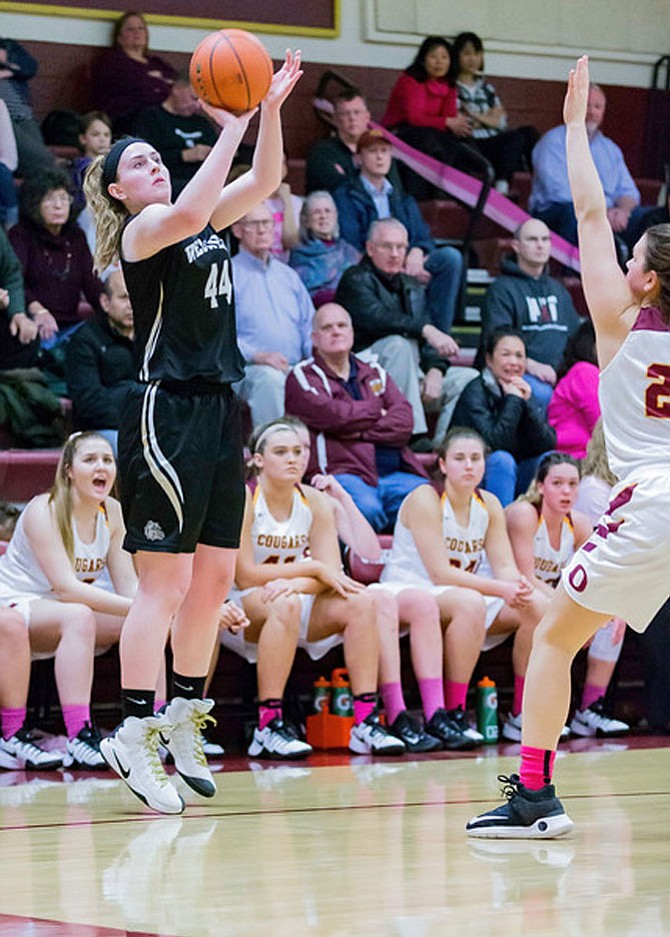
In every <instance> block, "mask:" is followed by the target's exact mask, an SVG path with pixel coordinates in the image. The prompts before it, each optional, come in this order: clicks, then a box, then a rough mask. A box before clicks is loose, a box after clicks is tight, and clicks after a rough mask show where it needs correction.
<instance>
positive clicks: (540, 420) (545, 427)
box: [452, 328, 556, 507]
mask: <svg viewBox="0 0 670 937" xmlns="http://www.w3.org/2000/svg"><path fill="white" fill-rule="evenodd" d="M485 350H486V366H485V368H484V370H483V371H482V373H481V374H480V375H478V377H477V378H476V379H475V380H474V381H472V382H471V383H470V384H468V386H467V387H466V388H465V390H464V391H463V393H462V394H461V396H460V397H459V399H458V402H457V404H456V408H455V409H454V413H453V417H452V425H453V426H465V427H470V428H472V429H474V430H476V431H477V432H478V433H479V434H480V436H482V438H483V439H484V440H485V441H486V445H487V446H488V447H489V449H490V450H491V451H490V453H489V455H488V457H487V460H486V475H485V478H484V486H485V487H486V488H487V489H488V490H489V491H491V492H493V494H495V495H496V497H497V498H498V500H499V501H500V503H501V504H502V505H503V507H505V506H506V505H508V504H509V503H510V501H513V500H514V498H515V497H516V495H518V494H521V492H523V491H526V489H527V488H528V485H529V484H530V482H531V480H532V478H533V476H534V474H535V470H536V468H537V464H538V461H539V459H540V457H541V456H542V455H543V454H544V453H545V452H547V451H549V450H551V449H554V448H555V447H556V433H555V431H554V430H553V428H552V427H551V426H550V425H549V423H548V422H547V417H546V414H545V413H544V410H543V409H542V407H541V406H540V404H539V403H538V402H537V400H536V399H535V398H534V396H533V393H532V390H531V387H530V385H529V384H528V382H527V381H526V380H525V378H524V374H525V371H526V348H525V345H524V340H523V337H522V335H521V333H520V332H519V331H517V330H516V329H511V328H501V329H497V330H496V331H493V332H489V333H488V336H487V339H486V347H485Z"/></svg>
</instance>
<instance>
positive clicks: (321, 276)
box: [288, 189, 361, 309]
mask: <svg viewBox="0 0 670 937" xmlns="http://www.w3.org/2000/svg"><path fill="white" fill-rule="evenodd" d="M360 258H361V254H360V251H357V250H356V248H355V247H352V245H351V244H349V242H348V241H345V240H344V238H343V237H341V236H340V226H339V223H338V217H337V206H336V205H335V201H334V199H333V196H332V195H331V194H330V192H327V191H326V190H325V189H324V190H322V191H319V190H318V189H317V190H316V191H315V192H310V194H309V195H308V196H307V198H306V199H305V201H304V203H303V206H302V209H301V211H300V241H299V243H298V244H297V245H296V246H295V247H294V248H293V250H292V251H291V253H290V256H289V261H288V262H289V264H290V266H291V267H293V269H294V270H295V271H296V272H297V274H298V276H299V277H300V279H301V280H302V282H303V283H304V284H305V286H306V287H307V291H308V292H309V295H310V296H311V297H312V302H313V303H314V305H315V306H316V307H317V309H318V307H319V306H321V305H322V304H323V303H329V302H331V301H332V300H333V298H334V297H335V290H336V289H337V284H338V283H339V282H340V278H341V276H342V274H343V273H344V271H345V270H346V269H347V268H348V267H351V266H352V264H355V263H358V261H359V260H360Z"/></svg>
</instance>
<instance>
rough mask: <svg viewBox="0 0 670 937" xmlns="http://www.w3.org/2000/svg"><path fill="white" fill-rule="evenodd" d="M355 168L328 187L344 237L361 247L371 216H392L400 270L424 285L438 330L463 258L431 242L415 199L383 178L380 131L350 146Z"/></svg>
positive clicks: (447, 319) (385, 162)
mask: <svg viewBox="0 0 670 937" xmlns="http://www.w3.org/2000/svg"><path fill="white" fill-rule="evenodd" d="M356 151H357V153H358V158H359V160H360V166H361V168H360V172H359V173H357V174H356V175H355V176H352V177H351V178H350V179H348V180H347V181H346V182H345V183H343V184H342V185H341V186H339V187H338V188H337V189H336V190H335V192H334V196H333V197H334V199H335V204H336V205H337V211H338V217H339V222H340V232H341V234H342V237H343V238H344V239H345V241H349V243H350V244H353V246H354V247H355V248H356V249H357V250H359V251H363V250H365V242H366V240H367V236H368V232H369V230H370V225H371V224H372V222H373V221H375V219H377V218H396V219H397V220H398V221H401V222H402V223H403V224H404V226H405V228H406V230H407V236H408V239H409V241H408V250H407V253H406V254H405V264H404V267H403V272H404V273H407V274H408V275H409V276H412V277H415V278H416V279H417V280H418V281H419V283H421V284H422V285H423V286H425V287H426V302H427V306H428V312H429V315H430V318H431V321H432V323H433V324H434V325H436V326H437V327H438V329H440V330H441V331H442V332H449V331H450V329H451V327H452V325H453V324H454V315H455V313H456V302H457V299H458V293H459V288H460V283H461V272H462V269H463V258H462V256H461V254H460V252H459V251H458V250H456V248H454V247H437V246H436V245H435V241H434V240H433V238H432V236H431V233H430V228H429V227H428V224H427V223H426V222H425V221H424V219H423V216H422V214H421V211H420V209H419V206H418V204H417V202H416V201H415V200H414V198H413V197H412V196H411V195H406V194H405V193H404V192H403V191H401V190H398V189H397V188H396V187H394V186H393V184H392V183H391V181H390V179H389V177H388V176H389V170H390V168H391V144H390V143H389V141H388V140H387V138H386V136H385V134H384V132H383V131H382V130H368V131H366V132H365V133H363V134H361V136H360V137H359V139H358V144H357V146H356Z"/></svg>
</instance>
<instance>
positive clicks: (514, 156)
mask: <svg viewBox="0 0 670 937" xmlns="http://www.w3.org/2000/svg"><path fill="white" fill-rule="evenodd" d="M483 72H484V44H483V43H482V40H481V39H480V38H479V36H478V35H477V34H476V33H459V34H458V36H456V38H455V39H454V43H453V46H452V58H451V77H452V78H453V79H454V80H455V83H456V91H457V93H458V106H459V110H460V112H461V114H465V115H466V116H467V117H468V118H469V119H470V120H471V122H472V135H471V137H470V141H469V142H470V145H471V146H473V147H475V148H476V149H477V150H479V152H480V153H482V154H483V155H484V156H485V157H486V158H487V159H489V160H490V161H491V163H492V164H493V168H494V169H495V174H496V188H497V189H499V190H500V191H502V192H505V193H506V192H507V190H508V184H509V180H510V177H511V175H512V173H513V172H515V171H516V170H522V169H525V170H528V169H530V168H531V162H530V154H531V152H532V150H533V147H534V146H535V144H536V143H537V140H538V137H539V134H538V132H537V130H536V129H535V128H534V127H519V128H517V129H515V130H509V129H508V127H507V113H506V111H505V108H504V107H503V105H502V102H501V100H500V98H499V97H498V95H497V94H496V91H495V88H494V87H493V85H492V84H491V83H490V82H489V81H487V80H486V78H485V77H484V74H483Z"/></svg>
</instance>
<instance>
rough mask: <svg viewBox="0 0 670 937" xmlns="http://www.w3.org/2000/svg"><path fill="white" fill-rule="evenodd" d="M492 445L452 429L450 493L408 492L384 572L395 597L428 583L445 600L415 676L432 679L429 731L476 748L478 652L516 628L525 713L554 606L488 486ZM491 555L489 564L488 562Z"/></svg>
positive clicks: (447, 455) (446, 448) (448, 742)
mask: <svg viewBox="0 0 670 937" xmlns="http://www.w3.org/2000/svg"><path fill="white" fill-rule="evenodd" d="M485 448H486V446H485V443H484V440H483V439H482V437H481V436H480V435H479V434H478V433H476V432H474V431H473V430H469V429H464V428H461V427H456V428H454V429H453V430H451V431H450V432H449V433H448V434H447V436H446V438H445V440H444V442H443V444H442V445H441V446H440V447H439V448H438V455H439V457H440V471H441V472H442V473H443V474H444V494H443V496H442V497H440V495H439V494H438V493H437V492H436V491H435V489H434V488H433V487H432V485H425V486H424V487H422V488H418V489H417V490H416V491H413V492H412V493H411V494H410V495H408V497H407V498H406V500H405V501H404V502H403V504H402V506H401V508H400V512H399V514H398V520H397V521H396V526H395V530H394V532H393V549H392V551H391V556H390V559H389V561H388V563H387V564H386V567H385V568H384V571H383V572H382V575H381V585H382V587H383V588H385V589H389V590H390V591H392V592H393V593H394V594H396V595H398V594H402V591H403V590H404V589H408V588H416V587H419V586H422V587H423V588H425V589H428V590H429V591H430V592H431V593H432V594H433V595H434V596H436V598H437V601H438V604H439V608H440V618H441V619H442V621H441V625H442V628H441V629H440V621H439V620H438V621H437V622H430V623H427V627H426V629H425V631H424V632H423V633H422V634H420V635H419V634H417V636H416V637H417V642H418V641H419V640H421V642H422V647H423V652H424V653H423V656H422V665H423V669H422V670H421V671H420V672H419V673H417V678H419V679H420V680H421V681H422V682H424V685H423V688H422V687H421V683H420V684H419V687H420V689H421V690H422V700H423V703H424V712H425V715H426V716H427V717H428V721H427V723H426V730H427V731H428V732H429V733H430V734H431V735H436V736H437V737H438V738H441V739H442V740H443V741H444V743H445V746H446V747H448V748H472V747H473V745H475V744H477V743H478V742H482V741H483V738H482V736H481V735H480V734H479V733H476V732H475V731H474V730H473V729H471V728H470V727H469V725H468V722H467V718H466V714H465V701H466V694H467V689H468V683H469V682H470V678H471V677H472V672H473V670H474V667H475V664H476V663H477V659H478V657H479V653H480V650H488V649H489V648H492V647H495V646H496V645H498V644H501V643H502V642H503V641H504V640H506V638H507V637H508V636H509V635H511V634H512V633H513V634H514V645H513V649H512V663H513V667H514V702H513V706H512V713H513V714H515V715H517V714H519V713H520V712H521V700H522V695H523V682H524V677H525V673H526V669H527V666H528V657H529V654H530V648H531V642H532V637H533V632H534V631H535V628H536V626H537V624H538V622H539V621H540V618H541V617H542V615H543V613H544V610H545V608H546V606H547V604H548V603H547V599H546V598H545V597H544V596H543V595H542V594H541V593H540V592H539V591H538V590H537V589H534V588H533V586H532V585H531V583H530V582H529V580H528V578H527V577H526V576H524V575H522V573H521V572H520V571H519V569H518V567H517V565H516V563H515V562H514V556H513V554H512V548H511V546H510V542H509V537H508V535H507V530H506V527H505V515H504V513H503V510H502V508H501V506H500V502H499V501H498V499H497V498H496V497H495V496H494V495H492V494H491V493H490V492H488V491H482V490H480V487H479V486H480V485H481V482H482V476H483V475H484V463H485ZM484 557H486V559H487V560H488V567H490V568H486V569H484V568H483V567H482V563H483V561H484ZM453 587H456V589H454V588H453ZM455 592H457V594H456V595H454V593H455ZM442 630H444V637H443V635H442ZM443 643H444V650H443V649H442V645H443ZM428 648H432V652H430V651H429V650H428ZM443 661H444V664H443ZM443 666H444V684H443V683H442V679H443V671H442V668H443ZM397 680H398V681H399V680H400V674H399V673H398V676H397ZM426 681H429V682H426ZM431 712H432V715H431ZM518 721H519V722H520V719H519V720H518Z"/></svg>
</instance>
